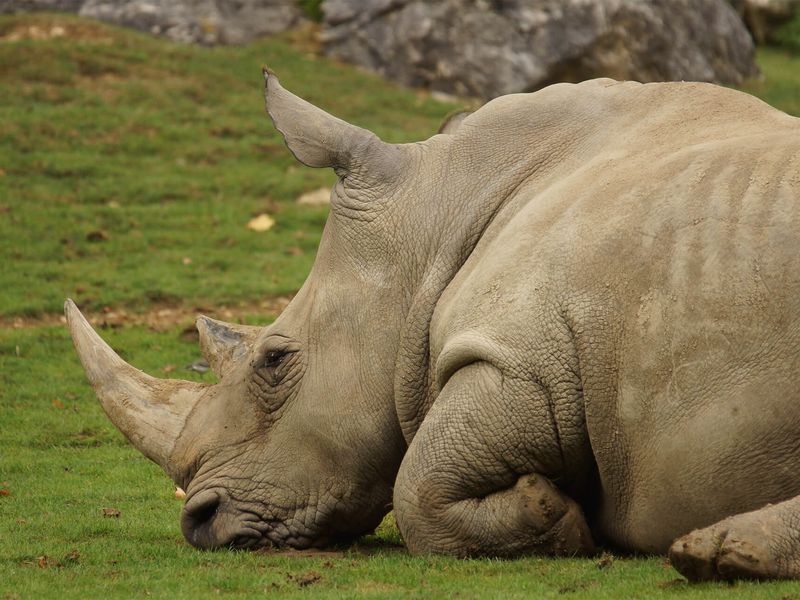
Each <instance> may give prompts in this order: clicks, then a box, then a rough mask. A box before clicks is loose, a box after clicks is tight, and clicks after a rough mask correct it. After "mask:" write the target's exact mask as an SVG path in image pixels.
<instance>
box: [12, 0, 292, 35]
mask: <svg viewBox="0 0 800 600" xmlns="http://www.w3.org/2000/svg"><path fill="white" fill-rule="evenodd" d="M34 10H57V11H68V12H77V13H79V14H80V15H81V16H84V17H91V18H94V19H98V20H101V21H105V22H107V23H114V24H116V25H122V26H125V27H131V28H133V29H138V30H139V31H145V32H148V33H152V34H154V35H159V36H163V37H166V38H169V39H171V40H174V41H178V42H185V43H199V44H243V43H246V42H249V41H251V40H253V39H256V38H258V37H261V36H265V35H271V34H275V33H279V32H281V31H285V30H286V29H289V28H290V27H292V26H294V25H296V24H297V23H298V22H299V21H300V19H301V17H302V15H301V11H300V8H299V6H298V5H297V2H295V1H294V0H178V1H175V0H13V1H8V0H0V12H29V11H34Z"/></svg>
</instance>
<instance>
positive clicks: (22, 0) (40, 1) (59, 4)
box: [0, 0, 84, 14]
mask: <svg viewBox="0 0 800 600" xmlns="http://www.w3.org/2000/svg"><path fill="white" fill-rule="evenodd" d="M83 2H84V0H0V14H9V13H22V12H33V11H39V10H49V11H53V12H78V10H79V9H80V7H81V5H82V4H83Z"/></svg>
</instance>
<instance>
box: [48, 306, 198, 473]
mask: <svg viewBox="0 0 800 600" xmlns="http://www.w3.org/2000/svg"><path fill="white" fill-rule="evenodd" d="M64 312H65V313H66V315H67V323H68V324H69V330H70V333H71V334H72V341H73V342H74V343H75V348H76V350H77V351H78V356H80V359H81V363H83V368H84V370H85V371H86V376H87V377H88V379H89V383H91V384H92V387H93V388H94V390H95V393H96V394H97V398H98V399H99V400H100V404H102V405H103V410H105V411H106V414H107V415H108V417H109V418H110V419H111V421H112V422H113V423H114V425H116V426H117V428H119V430H120V431H122V433H123V434H125V437H127V438H128V439H129V440H130V441H131V443H132V444H133V445H134V446H136V448H138V449H139V451H141V452H142V454H144V455H145V456H146V457H147V458H149V459H150V460H152V461H154V462H156V463H158V464H159V465H161V467H162V468H163V469H164V470H165V471H167V472H168V473H169V472H170V469H169V465H168V463H169V457H170V455H171V454H172V449H173V448H174V446H175V441H176V440H177V439H178V434H179V433H180V432H181V430H182V429H183V425H184V423H185V422H186V417H187V416H188V414H189V412H190V411H191V410H192V407H193V406H194V405H195V403H196V402H197V400H198V399H199V398H200V396H201V394H202V392H203V390H204V389H205V388H206V386H204V385H201V384H197V383H192V382H190V381H178V380H173V379H156V378H154V377H150V376H149V375H147V374H145V373H142V372H141V371H139V370H138V369H135V368H134V367H132V366H130V365H129V364H128V363H126V362H125V361H124V360H122V359H121V358H120V357H119V356H117V354H116V353H115V352H114V351H113V350H112V349H111V348H110V347H109V346H108V344H106V343H105V342H104V341H103V340H102V339H101V338H100V336H99V335H97V333H95V331H94V330H93V329H92V326H91V325H89V323H88V322H87V321H86V319H85V318H84V316H83V315H82V314H81V311H80V310H78V307H77V306H75V303H74V302H73V301H72V300H67V301H66V303H65V304H64Z"/></svg>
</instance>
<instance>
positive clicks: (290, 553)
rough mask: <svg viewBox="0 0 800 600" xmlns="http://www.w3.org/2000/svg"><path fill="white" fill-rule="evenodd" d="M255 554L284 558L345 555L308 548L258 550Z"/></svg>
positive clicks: (338, 551)
mask: <svg viewBox="0 0 800 600" xmlns="http://www.w3.org/2000/svg"><path fill="white" fill-rule="evenodd" d="M255 553H256V554H263V555H265V556H284V557H287V558H343V557H344V555H345V553H344V552H342V551H340V550H318V549H316V548H310V549H308V550H295V549H293V548H286V549H276V548H259V549H258V550H255Z"/></svg>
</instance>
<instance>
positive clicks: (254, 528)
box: [181, 490, 262, 550]
mask: <svg viewBox="0 0 800 600" xmlns="http://www.w3.org/2000/svg"><path fill="white" fill-rule="evenodd" d="M181 530H182V531H183V536H184V537H185V538H186V540H187V541H188V542H189V543H190V544H191V545H192V546H195V547H196V548H202V549H204V550H212V549H214V548H248V547H251V546H254V545H257V544H258V542H259V541H260V540H261V539H262V532H261V531H260V528H259V524H258V523H254V522H252V521H248V520H246V519H245V518H244V515H242V514H240V513H239V512H238V511H236V510H235V509H233V507H232V505H231V503H230V502H229V501H228V499H227V494H225V492H223V491H219V490H203V491H201V492H198V493H197V494H194V495H192V496H191V497H190V498H189V500H188V501H187V502H186V504H185V505H184V507H183V512H182V514H181Z"/></svg>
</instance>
